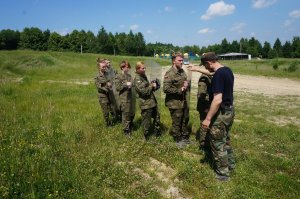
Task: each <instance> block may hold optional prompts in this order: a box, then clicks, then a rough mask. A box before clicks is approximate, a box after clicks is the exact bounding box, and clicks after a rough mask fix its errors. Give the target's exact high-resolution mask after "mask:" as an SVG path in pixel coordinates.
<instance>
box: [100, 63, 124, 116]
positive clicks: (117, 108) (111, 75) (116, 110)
mask: <svg viewBox="0 0 300 199" xmlns="http://www.w3.org/2000/svg"><path fill="white" fill-rule="evenodd" d="M104 60H105V62H106V68H107V69H106V72H107V74H108V77H109V79H110V81H111V83H112V84H113V85H112V91H113V92H112V94H113V95H111V103H112V105H113V106H112V107H113V112H114V115H115V116H116V118H115V119H116V122H120V121H121V118H122V115H121V114H122V113H121V110H120V102H119V98H118V97H119V95H118V92H117V90H116V87H115V85H114V79H115V77H116V76H117V74H118V73H117V71H116V70H115V69H114V68H113V67H112V66H111V63H110V60H109V59H104Z"/></svg>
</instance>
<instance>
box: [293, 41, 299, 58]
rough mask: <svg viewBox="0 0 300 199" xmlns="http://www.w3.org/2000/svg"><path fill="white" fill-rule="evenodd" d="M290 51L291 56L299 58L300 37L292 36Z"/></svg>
mask: <svg viewBox="0 0 300 199" xmlns="http://www.w3.org/2000/svg"><path fill="white" fill-rule="evenodd" d="M292 51H293V52H292V57H293V58H300V37H294V38H293V41H292Z"/></svg>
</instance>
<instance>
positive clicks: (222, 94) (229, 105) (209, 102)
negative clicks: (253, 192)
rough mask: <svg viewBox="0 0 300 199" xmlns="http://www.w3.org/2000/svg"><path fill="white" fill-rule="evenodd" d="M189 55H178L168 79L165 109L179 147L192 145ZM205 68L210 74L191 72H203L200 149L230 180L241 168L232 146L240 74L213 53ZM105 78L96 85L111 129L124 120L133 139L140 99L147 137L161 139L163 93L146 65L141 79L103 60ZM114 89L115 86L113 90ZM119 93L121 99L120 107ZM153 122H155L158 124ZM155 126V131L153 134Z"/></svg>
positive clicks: (165, 79)
mask: <svg viewBox="0 0 300 199" xmlns="http://www.w3.org/2000/svg"><path fill="white" fill-rule="evenodd" d="M182 65H183V55H182V54H181V53H175V54H173V55H172V66H171V68H170V69H169V70H168V71H167V72H166V73H165V75H164V76H163V92H164V93H165V94H166V97H165V105H166V107H168V109H169V112H170V116H171V118H172V127H171V128H170V135H171V136H172V137H173V138H174V141H175V142H176V144H177V145H178V146H179V147H184V146H186V145H187V144H190V130H189V129H188V123H189V104H188V92H189V90H190V88H191V81H190V80H188V76H187V74H186V72H185V71H184V70H183V68H182ZM201 65H203V66H205V68H206V70H202V69H200V68H199V67H196V66H194V65H193V66H191V67H190V68H189V70H190V71H197V72H201V73H203V75H201V77H200V78H199V82H198V94H197V98H198V102H197V110H198V111H199V118H200V124H201V126H200V136H199V141H200V148H201V150H203V151H205V152H206V154H210V155H211V156H212V159H213V162H214V167H215V168H214V170H215V171H216V178H217V179H218V180H221V181H227V180H229V175H230V172H231V171H232V170H233V169H234V168H235V161H234V157H233V150H232V147H231V143H230V129H231V126H232V124H233V120H234V107H233V84H234V76H233V73H232V71H231V69H230V68H229V67H226V66H223V65H222V64H221V63H220V62H219V61H218V57H217V55H216V54H215V53H213V52H208V53H205V54H203V55H202V57H201ZM97 66H98V69H99V74H98V75H97V76H96V77H95V84H96V87H97V89H98V93H99V103H100V105H101V108H102V112H103V116H104V119H105V122H106V125H107V126H110V125H112V124H113V123H114V122H115V121H117V120H118V119H120V118H122V124H123V132H124V134H125V135H130V134H131V132H132V128H133V119H134V116H135V98H136V97H135V96H137V99H138V102H139V106H140V109H141V118H142V126H143V131H144V138H145V140H148V139H149V137H150V136H151V134H154V135H155V136H157V137H159V136H161V123H160V113H159V110H158V103H157V99H156V97H155V95H154V93H155V91H157V90H158V89H160V82H159V81H149V80H148V78H147V76H146V66H145V64H144V63H143V62H137V63H136V66H135V73H136V74H135V78H134V79H133V78H132V76H131V74H130V72H129V71H130V68H131V66H130V64H129V63H128V61H126V60H125V61H122V62H121V63H120V69H121V71H122V72H121V73H116V72H115V71H114V70H113V69H112V67H111V66H110V62H109V60H107V59H98V60H97ZM113 85H114V86H113ZM114 89H116V93H117V94H118V95H119V104H118V105H115V104H117V103H116V100H115V99H116V98H115V96H114V91H113V90H114ZM152 120H153V122H152ZM151 124H152V125H153V132H150V128H151Z"/></svg>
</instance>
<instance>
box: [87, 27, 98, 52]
mask: <svg viewBox="0 0 300 199" xmlns="http://www.w3.org/2000/svg"><path fill="white" fill-rule="evenodd" d="M85 44H86V46H87V52H89V53H96V52H97V50H96V49H97V44H96V37H95V35H94V33H93V32H91V31H87V33H86V37H85Z"/></svg>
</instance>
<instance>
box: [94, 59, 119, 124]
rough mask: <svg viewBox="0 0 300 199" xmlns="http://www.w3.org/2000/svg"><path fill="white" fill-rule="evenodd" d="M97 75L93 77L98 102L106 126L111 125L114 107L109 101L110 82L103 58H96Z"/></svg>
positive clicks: (110, 93)
mask: <svg viewBox="0 0 300 199" xmlns="http://www.w3.org/2000/svg"><path fill="white" fill-rule="evenodd" d="M97 67H98V70H99V73H98V75H97V76H96V77H95V78H94V80H95V84H96V87H97V90H98V97H99V103H100V106H101V109H102V113H103V116H104V120H105V123H106V126H112V125H113V122H114V120H115V117H116V115H115V112H114V111H113V110H114V107H113V105H112V102H111V96H112V95H113V93H112V82H111V79H110V78H109V77H108V74H107V71H106V70H107V63H106V61H105V59H100V58H98V59H97Z"/></svg>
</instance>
